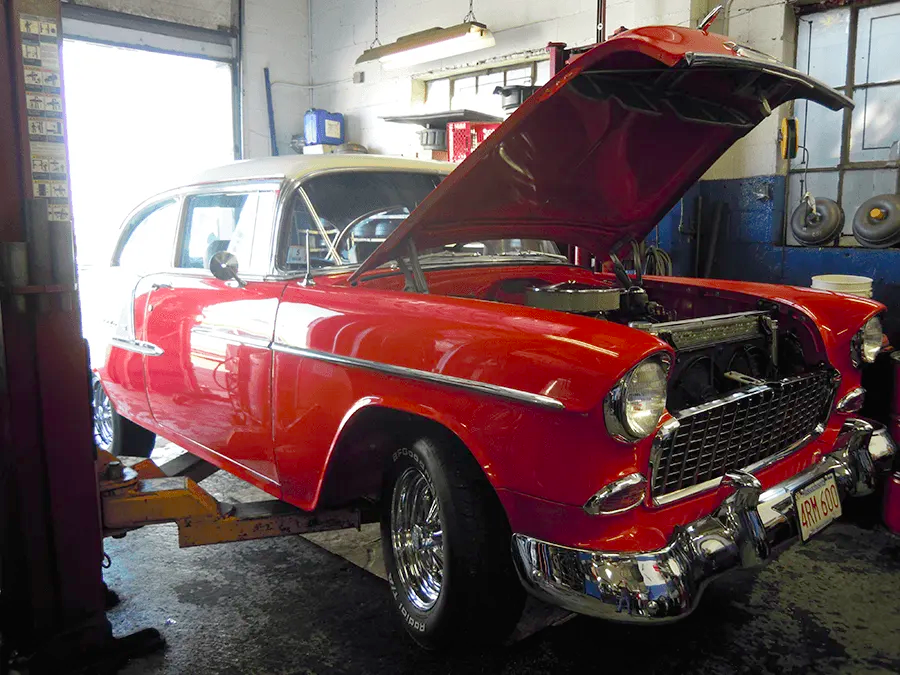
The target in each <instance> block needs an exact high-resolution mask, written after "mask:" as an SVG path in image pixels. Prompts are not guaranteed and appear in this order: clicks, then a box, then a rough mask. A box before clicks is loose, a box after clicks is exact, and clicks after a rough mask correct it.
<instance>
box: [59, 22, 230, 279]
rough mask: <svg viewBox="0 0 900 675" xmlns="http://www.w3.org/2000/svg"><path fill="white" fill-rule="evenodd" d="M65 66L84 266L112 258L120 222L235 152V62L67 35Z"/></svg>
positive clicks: (74, 205)
mask: <svg viewBox="0 0 900 675" xmlns="http://www.w3.org/2000/svg"><path fill="white" fill-rule="evenodd" d="M63 65H64V84H65V94H66V118H67V128H68V141H69V162H70V171H71V185H72V210H73V220H74V225H75V241H76V246H77V258H78V266H79V268H80V269H81V270H85V269H86V268H89V267H91V266H94V265H98V264H105V263H106V262H107V261H108V260H109V255H110V253H111V251H112V247H113V245H114V243H115V234H116V231H117V229H118V227H119V226H120V225H121V223H122V221H123V219H124V218H125V216H126V215H128V212H129V211H131V210H132V209H133V208H134V207H135V206H137V205H138V204H139V203H140V202H141V201H143V200H144V199H145V198H147V197H149V196H151V195H153V194H155V193H157V192H160V191H162V190H165V189H167V188H169V187H174V186H177V185H178V184H180V183H181V184H183V183H184V182H186V181H187V180H189V179H190V178H191V176H192V175H194V174H196V173H198V172H199V171H202V170H203V169H206V168H209V167H210V166H215V165H218V164H224V163H226V162H229V161H232V160H233V159H234V158H235V144H234V124H233V114H234V110H233V80H232V70H231V68H232V66H231V64H229V63H223V62H221V61H214V60H210V59H203V58H196V57H190V56H181V55H175V54H165V53H158V52H152V51H146V50H141V49H130V48H125V47H119V46H111V45H106V44H99V43H95V42H87V41H83V40H65V41H64V43H63ZM87 276H90V275H87ZM85 281H87V279H86V278H85V275H82V288H83V290H85V291H86V290H87V289H86V288H85V284H84V282H85Z"/></svg>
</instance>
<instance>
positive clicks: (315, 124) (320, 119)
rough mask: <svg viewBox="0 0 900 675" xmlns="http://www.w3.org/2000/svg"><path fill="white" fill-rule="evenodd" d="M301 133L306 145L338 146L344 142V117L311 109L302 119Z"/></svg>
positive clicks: (339, 114)
mask: <svg viewBox="0 0 900 675" xmlns="http://www.w3.org/2000/svg"><path fill="white" fill-rule="evenodd" d="M303 132H304V135H305V137H306V144H307V145H320V144H323V143H327V144H329V145H340V144H341V143H343V142H344V116H343V115H342V114H341V113H331V112H328V111H327V110H319V109H317V108H312V109H311V110H307V111H306V115H304V117H303Z"/></svg>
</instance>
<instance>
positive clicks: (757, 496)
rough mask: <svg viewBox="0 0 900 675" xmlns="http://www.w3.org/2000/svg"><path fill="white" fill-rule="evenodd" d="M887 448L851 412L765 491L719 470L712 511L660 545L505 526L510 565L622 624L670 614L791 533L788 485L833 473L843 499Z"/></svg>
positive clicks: (543, 589) (579, 606)
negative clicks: (631, 546) (833, 434)
mask: <svg viewBox="0 0 900 675" xmlns="http://www.w3.org/2000/svg"><path fill="white" fill-rule="evenodd" d="M876 436H877V438H878V440H877V442H876V441H875V439H876ZM896 452H897V450H896V446H895V445H894V443H893V442H892V441H891V439H890V436H888V435H887V434H886V433H884V428H883V427H879V428H874V427H873V425H871V424H869V423H868V422H864V421H863V420H859V419H854V420H850V421H848V422H847V423H846V424H845V425H844V427H843V429H842V430H841V434H840V435H839V436H838V440H837V442H836V444H835V447H834V448H833V449H832V450H831V452H829V453H828V454H827V455H825V456H824V457H822V458H821V459H820V460H819V461H818V462H816V463H815V464H813V465H812V466H810V467H808V468H807V469H805V470H804V471H801V472H799V473H797V474H796V475H794V476H792V477H791V478H788V479H787V480H785V481H783V482H781V483H779V484H777V485H774V486H772V487H771V488H769V489H768V490H766V491H762V490H761V486H760V483H759V481H757V480H756V479H755V478H754V477H753V476H751V475H749V474H747V473H746V472H743V471H733V472H731V473H728V474H726V475H725V477H723V478H722V479H721V486H722V489H723V491H724V490H727V489H730V490H732V492H731V494H730V495H729V496H728V497H726V498H725V499H724V500H723V501H722V503H721V504H720V506H719V507H718V508H716V509H715V510H713V511H712V513H709V514H707V515H705V516H703V517H700V518H698V519H697V520H694V521H693V522H690V523H685V524H683V525H681V526H679V527H676V528H675V530H674V532H673V533H672V536H671V538H670V539H669V541H668V542H667V544H666V545H665V546H664V547H663V548H660V549H657V550H655V551H647V552H631V551H626V552H621V551H597V550H591V549H577V548H570V547H568V546H561V545H559V544H555V543H552V542H547V541H542V540H540V539H536V538H534V537H530V536H528V535H525V534H514V535H513V537H512V550H513V559H514V561H515V563H516V570H517V571H518V573H519V578H520V580H521V582H522V585H523V586H525V588H526V589H527V590H528V591H529V592H530V593H531V594H532V595H535V596H537V597H538V598H540V599H542V600H545V601H547V602H550V603H551V604H554V605H557V606H559V607H563V608H565V609H568V610H570V611H573V612H578V613H579V614H586V615H588V616H596V617H601V618H604V619H608V620H612V621H620V622H629V623H665V622H671V621H676V620H678V619H682V618H684V617H685V616H687V615H688V614H690V613H691V612H692V611H693V610H694V608H695V607H696V606H697V604H698V602H699V601H700V597H701V595H702V594H703V590H704V589H705V588H706V586H707V584H709V582H710V581H712V580H713V579H715V578H717V577H718V576H720V575H722V574H723V573H725V572H728V571H729V570H732V569H739V568H747V567H753V566H756V565H758V564H759V563H761V562H763V561H765V560H766V559H768V558H769V557H770V555H771V553H772V551H773V550H775V549H776V547H778V546H779V545H782V544H788V543H790V542H793V541H795V540H796V538H797V531H798V519H797V515H796V507H795V506H794V500H793V496H792V495H793V493H794V491H795V490H796V489H797V488H799V487H801V486H803V485H805V484H807V483H809V482H811V481H814V480H816V479H818V478H820V477H822V476H825V475H827V474H830V473H832V472H833V475H834V479H835V483H836V486H837V488H838V493H839V495H840V499H841V501H842V502H843V501H844V500H845V499H847V498H849V497H851V496H853V497H855V496H862V495H866V494H869V493H870V492H871V490H872V489H873V487H874V485H875V484H876V483H877V482H878V481H879V480H880V479H881V478H882V476H884V475H886V474H887V473H888V470H889V469H888V467H889V466H890V462H891V460H892V458H893V456H894V455H895V454H896ZM636 572H637V574H636Z"/></svg>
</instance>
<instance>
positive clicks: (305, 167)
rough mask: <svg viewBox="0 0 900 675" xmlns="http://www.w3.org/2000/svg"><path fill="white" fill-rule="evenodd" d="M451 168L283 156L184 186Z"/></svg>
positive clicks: (377, 158)
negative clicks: (316, 174)
mask: <svg viewBox="0 0 900 675" xmlns="http://www.w3.org/2000/svg"><path fill="white" fill-rule="evenodd" d="M455 166H456V165H455V164H451V163H449V162H433V161H428V160H423V159H406V158H404V157H387V156H385V155H364V154H329V155H284V156H281V157H265V158H261V159H245V160H242V161H239V162H233V163H231V164H226V165H224V166H219V167H216V168H214V169H209V170H207V171H204V172H203V173H201V174H200V175H198V176H195V178H194V180H193V181H191V182H189V183H188V184H187V185H203V184H206V183H224V182H233V181H245V180H260V179H276V180H295V179H298V178H302V177H303V176H305V175H307V174H310V173H314V172H317V171H322V170H325V169H361V168H366V169H368V168H373V169H406V170H409V171H430V172H436V173H450V171H452V170H453V169H454V168H455Z"/></svg>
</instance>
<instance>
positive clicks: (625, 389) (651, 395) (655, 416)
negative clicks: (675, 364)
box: [604, 357, 668, 440]
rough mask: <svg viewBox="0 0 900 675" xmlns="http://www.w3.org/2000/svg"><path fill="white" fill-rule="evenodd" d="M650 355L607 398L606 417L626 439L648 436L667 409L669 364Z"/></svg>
mask: <svg viewBox="0 0 900 675" xmlns="http://www.w3.org/2000/svg"><path fill="white" fill-rule="evenodd" d="M667 363H668V359H666V360H665V361H664V360H663V359H662V358H660V357H651V358H649V359H647V360H645V361H642V362H641V363H639V364H638V365H637V366H635V367H634V368H633V369H632V370H631V371H629V372H628V374H626V375H625V377H623V378H622V379H621V380H620V381H619V383H618V384H617V385H616V386H615V387H613V389H612V391H610V393H609V395H608V396H607V397H606V403H605V406H604V417H605V418H606V426H607V428H608V429H609V430H610V432H611V433H612V434H613V436H617V437H619V438H623V439H625V440H629V439H630V440H637V439H640V438H646V437H647V436H649V435H650V434H652V433H653V432H654V431H656V427H657V425H658V424H659V419H660V417H662V414H663V412H665V410H666V370H667V368H666V364H667Z"/></svg>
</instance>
